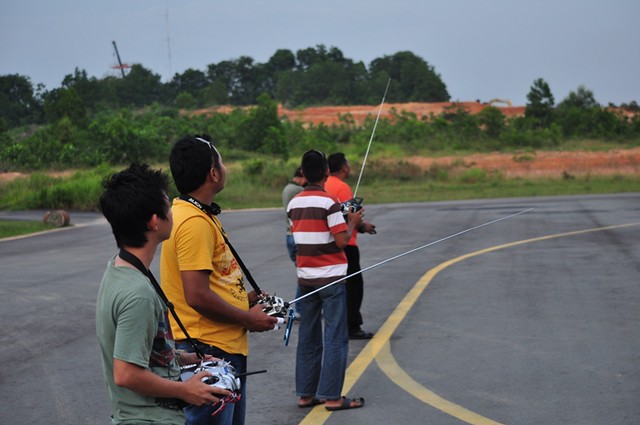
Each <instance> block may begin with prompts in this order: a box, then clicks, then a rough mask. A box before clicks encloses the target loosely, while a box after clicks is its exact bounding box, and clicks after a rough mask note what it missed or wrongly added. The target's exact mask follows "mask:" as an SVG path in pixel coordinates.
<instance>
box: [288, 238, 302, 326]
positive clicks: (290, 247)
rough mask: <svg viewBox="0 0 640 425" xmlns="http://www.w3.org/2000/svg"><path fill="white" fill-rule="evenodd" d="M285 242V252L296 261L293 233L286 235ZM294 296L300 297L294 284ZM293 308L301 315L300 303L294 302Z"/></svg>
mask: <svg viewBox="0 0 640 425" xmlns="http://www.w3.org/2000/svg"><path fill="white" fill-rule="evenodd" d="M286 242H287V252H288V253H289V258H291V261H293V264H295V263H296V254H297V253H298V249H297V248H296V242H295V240H294V239H293V235H286ZM296 286H297V289H296V298H300V286H298V285H296ZM295 310H296V313H298V314H299V315H300V316H302V312H301V311H300V303H295Z"/></svg>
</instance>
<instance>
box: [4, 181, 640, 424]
mask: <svg viewBox="0 0 640 425" xmlns="http://www.w3.org/2000/svg"><path fill="white" fill-rule="evenodd" d="M373 201H374V200H372V199H366V200H365V210H366V213H365V215H366V219H367V220H369V221H371V222H373V223H374V224H376V225H377V230H378V234H377V235H361V236H360V237H359V241H360V249H361V264H362V266H363V267H368V266H370V265H373V264H376V263H379V262H381V261H384V260H386V259H389V258H391V257H394V256H396V255H399V254H401V253H404V252H407V251H409V250H412V249H414V248H416V247H421V246H424V245H427V244H430V243H432V242H435V241H438V240H440V239H442V238H446V237H448V236H450V235H453V234H456V233H458V232H460V231H464V230H466V229H470V228H472V227H474V226H478V225H481V224H483V223H487V222H490V221H492V220H495V219H499V218H501V217H505V216H508V215H510V214H514V213H517V212H519V211H523V210H525V209H528V208H533V210H532V211H530V212H527V213H524V214H522V215H519V216H517V217H513V218H510V219H506V220H503V221H499V222H497V223H494V224H491V225H488V226H485V227H482V228H479V229H475V230H471V231H469V232H466V233H464V234H461V235H459V236H456V237H453V238H450V239H447V240H444V241H442V242H438V243H435V244H433V245H431V246H428V247H425V248H424V249H421V250H419V251H416V252H413V253H411V254H408V255H405V256H402V257H400V258H397V259H395V260H393V261H390V262H388V263H386V264H384V265H382V266H380V267H376V268H373V269H371V270H369V271H367V272H365V273H364V280H365V299H364V305H363V316H364V321H365V325H364V328H365V329H366V330H369V331H374V332H376V336H375V338H374V339H373V340H371V341H351V342H350V350H349V368H348V371H347V378H346V382H345V388H344V393H345V394H347V395H349V396H353V397H364V398H365V399H366V406H365V407H364V408H362V409H354V410H349V411H341V412H333V413H331V414H329V412H326V411H325V410H324V409H323V408H322V407H321V406H319V407H316V408H313V409H300V408H297V407H296V397H295V394H294V364H295V347H296V344H297V339H296V337H297V327H296V326H294V328H293V333H292V338H291V341H290V343H289V346H288V347H285V346H284V342H283V331H282V330H279V331H273V332H268V333H261V334H252V335H251V336H250V339H251V354H250V357H249V369H250V370H259V369H267V370H268V372H267V373H265V374H259V375H252V376H250V377H249V378H248V379H249V381H248V391H249V412H248V416H247V424H258V423H259V424H274V425H275V424H299V423H301V424H321V423H326V424H344V423H349V424H350V425H358V424H371V423H390V424H395V423H403V424H438V425H449V424H464V423H469V424H525V425H526V424H532V425H533V424H581V425H588V424H594V425H595V424H598V425H600V424H617V425H626V424H629V425H631V424H634V425H637V424H638V423H640V419H639V418H640V280H639V279H638V275H639V274H640V244H639V242H638V241H639V240H640V193H634V194H621V195H607V196H574V197H545V198H527V199H501V200H480V201H461V202H436V203H411V204H385V205H374V204H373ZM42 214H43V211H27V212H6V211H2V212H0V219H3V220H4V219H25V218H27V219H34V220H40V219H41V218H42ZM221 220H222V223H223V225H224V227H225V229H226V230H227V231H228V233H229V235H230V239H231V241H232V243H233V244H234V246H235V247H236V249H237V250H238V252H239V253H240V255H241V256H242V258H243V260H244V262H245V263H246V264H247V265H248V266H249V268H250V269H251V272H252V274H253V276H254V277H255V278H256V280H257V281H258V282H259V284H260V285H261V287H262V288H263V289H264V290H266V291H268V292H270V293H275V294H276V295H278V296H281V297H283V298H284V299H285V300H291V299H292V298H294V296H295V285H294V283H295V271H294V267H293V265H292V263H291V262H290V260H289V259H288V257H287V254H286V249H285V245H284V216H283V212H282V211H281V210H279V209H273V210H256V211H223V213H222V215H221ZM71 223H72V225H73V227H71V228H68V229H63V230H59V231H54V232H47V233H43V234H39V235H34V236H30V237H25V238H17V239H5V240H0V299H1V300H2V308H1V309H0V318H1V320H2V328H3V332H2V334H1V335H0V364H2V365H3V367H2V368H1V369H0V402H1V404H2V409H0V423H2V424H5V423H6V424H8V423H23V424H26V423H29V424H40V423H42V424H45V423H46V424H51V425H74V424H108V423H109V407H108V401H107V393H106V387H105V384H104V383H103V380H102V371H101V367H102V366H101V364H100V360H99V354H98V347H97V342H96V339H95V322H94V309H95V298H96V294H97V289H98V286H99V282H100V279H101V277H102V273H103V271H104V268H105V265H106V262H107V261H108V259H109V258H110V257H111V256H112V255H114V254H115V253H116V247H115V242H114V240H113V237H112V235H111V232H110V229H109V226H108V224H107V223H106V221H105V220H104V219H103V218H102V217H101V216H100V215H99V214H91V213H75V212H71ZM152 270H153V271H154V272H155V273H156V275H158V264H157V262H155V263H154V265H153V267H152Z"/></svg>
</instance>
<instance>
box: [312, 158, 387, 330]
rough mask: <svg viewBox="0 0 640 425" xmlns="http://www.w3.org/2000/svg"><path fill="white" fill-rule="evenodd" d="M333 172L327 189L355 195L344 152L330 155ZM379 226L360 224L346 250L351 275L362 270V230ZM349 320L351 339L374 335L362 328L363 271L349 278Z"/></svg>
mask: <svg viewBox="0 0 640 425" xmlns="http://www.w3.org/2000/svg"><path fill="white" fill-rule="evenodd" d="M327 161H328V163H329V172H330V173H331V175H330V176H329V178H328V179H327V182H326V183H325V185H324V189H325V191H326V192H327V193H328V194H330V195H333V196H335V197H336V198H338V200H339V201H340V202H341V203H344V202H346V201H349V200H350V199H352V198H353V192H352V191H351V188H350V187H349V185H348V184H347V183H345V180H346V179H347V178H348V177H349V173H350V172H351V167H350V166H349V161H348V160H347V158H346V157H345V155H344V154H343V153H340V152H338V153H334V154H332V155H329V158H328V160H327ZM375 228H376V226H375V225H373V224H371V223H369V222H366V221H362V222H361V223H360V226H358V232H353V235H352V236H351V239H350V240H349V243H348V245H347V246H346V247H345V249H344V252H345V254H346V255H347V261H348V269H347V276H348V275H351V274H353V273H356V272H359V271H360V250H359V248H358V241H357V235H358V233H369V234H373V233H375ZM346 287H347V323H348V326H349V339H371V338H372V337H373V334H372V333H371V332H366V331H365V330H363V329H362V315H361V314H360V307H361V306H362V298H363V295H364V280H363V278H362V274H358V275H356V276H353V277H350V278H349V279H347V286H346Z"/></svg>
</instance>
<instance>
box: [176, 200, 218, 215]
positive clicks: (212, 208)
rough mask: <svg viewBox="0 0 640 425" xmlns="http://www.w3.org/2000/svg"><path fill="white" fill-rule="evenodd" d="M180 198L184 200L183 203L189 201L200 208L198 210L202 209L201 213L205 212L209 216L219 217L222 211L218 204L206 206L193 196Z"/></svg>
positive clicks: (213, 203)
mask: <svg viewBox="0 0 640 425" xmlns="http://www.w3.org/2000/svg"><path fill="white" fill-rule="evenodd" d="M179 198H180V199H182V200H183V201H187V202H189V203H191V204H193V205H195V206H196V207H198V209H200V210H201V211H204V212H205V214H207V215H208V216H212V215H218V214H220V212H221V211H222V210H221V209H220V205H218V204H216V203H215V202H212V203H211V205H205V204H203V203H202V202H200V201H198V200H197V199H196V198H194V197H193V196H189V195H180V196H179Z"/></svg>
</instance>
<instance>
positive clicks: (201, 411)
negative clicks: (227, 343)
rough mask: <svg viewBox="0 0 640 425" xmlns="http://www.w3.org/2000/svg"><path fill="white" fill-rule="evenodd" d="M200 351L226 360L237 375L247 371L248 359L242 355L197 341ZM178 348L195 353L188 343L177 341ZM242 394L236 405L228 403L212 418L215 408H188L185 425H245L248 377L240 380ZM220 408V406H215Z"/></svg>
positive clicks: (185, 411)
mask: <svg viewBox="0 0 640 425" xmlns="http://www.w3.org/2000/svg"><path fill="white" fill-rule="evenodd" d="M195 343H196V345H197V346H198V349H199V350H200V351H201V352H203V353H204V354H211V355H212V356H213V357H217V358H219V359H224V360H225V361H227V362H229V363H231V365H232V366H233V367H234V368H235V369H236V373H244V372H246V371H247V357H246V356H243V355H241V354H228V353H226V352H224V351H222V350H221V349H219V348H217V347H214V346H211V345H206V344H203V343H201V342H199V341H195ZM176 348H178V349H181V350H186V351H188V352H191V353H192V352H193V351H194V349H193V345H191V343H190V342H188V341H180V342H177V341H176ZM240 392H241V395H242V397H241V398H240V400H238V401H236V402H235V403H228V404H227V405H226V406H225V408H224V409H223V410H222V411H221V412H218V414H217V415H215V416H212V414H213V412H214V406H212V405H204V406H187V407H186V408H185V409H184V415H185V425H244V418H245V414H246V410H247V386H246V377H244V376H243V377H241V378H240ZM215 407H219V406H215Z"/></svg>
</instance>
